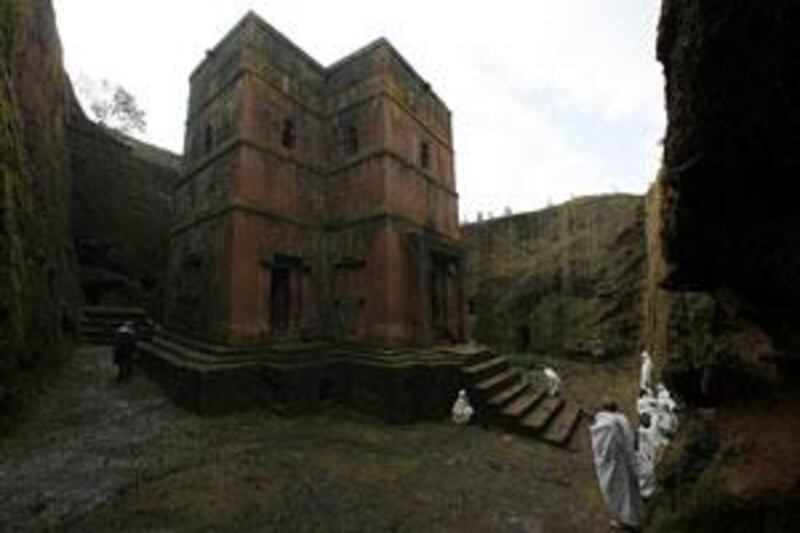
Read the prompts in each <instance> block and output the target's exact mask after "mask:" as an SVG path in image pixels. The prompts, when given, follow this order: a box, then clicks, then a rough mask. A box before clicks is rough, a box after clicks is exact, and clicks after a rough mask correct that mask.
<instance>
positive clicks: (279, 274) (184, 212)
mask: <svg viewBox="0 0 800 533" xmlns="http://www.w3.org/2000/svg"><path fill="white" fill-rule="evenodd" d="M184 164H185V169H184V176H183V178H182V180H181V181H180V183H179V185H178V186H177V188H176V191H175V223H174V225H173V227H172V230H171V235H170V252H171V253H170V261H169V274H168V288H167V291H168V294H167V302H168V304H167V305H168V307H167V321H168V327H170V328H171V329H175V330H179V331H184V332H186V333H189V334H192V335H193V336H198V337H202V338H205V339H207V340H209V341H215V342H223V343H226V344H232V345H250V344H261V343H271V342H280V341H295V340H333V341H347V342H363V343H369V344H388V345H426V344H431V343H436V342H442V341H462V340H465V339H466V336H467V332H466V320H465V316H466V295H465V292H464V290H465V288H464V272H463V264H462V249H461V244H460V238H459V227H458V195H457V193H456V186H455V178H454V169H453V148H452V132H451V126H450V111H449V110H448V108H447V106H446V105H445V104H444V102H442V100H441V99H440V98H439V97H438V96H437V95H436V94H435V93H434V91H433V90H432V89H431V87H430V85H429V84H428V83H426V82H425V80H424V79H422V77H420V75H419V74H418V73H417V72H416V71H415V70H414V69H413V68H412V67H411V65H409V64H408V62H406V61H405V60H404V59H403V57H402V56H400V54H399V53H398V52H397V51H396V50H395V49H394V48H393V47H392V46H391V45H390V44H389V43H388V42H387V41H386V40H384V39H379V40H377V41H375V42H373V43H371V44H369V45H367V46H366V47H364V48H362V49H360V50H358V51H357V52H355V53H353V54H351V55H349V56H347V57H345V58H343V59H341V60H340V61H338V62H336V63H334V64H333V65H331V66H329V67H323V66H321V65H320V64H319V63H318V62H317V61H315V60H314V59H313V58H311V57H310V56H309V55H307V54H306V53H304V52H303V51H302V50H301V49H300V48H298V47H297V46H296V45H294V44H293V43H292V42H290V41H289V40H288V39H287V38H286V37H284V36H283V35H281V34H280V33H279V32H278V31H276V30H275V29H273V28H272V27H271V26H269V25H268V24H267V23H266V22H264V21H263V20H262V19H261V18H259V17H258V16H257V15H255V14H253V13H249V14H247V15H246V16H245V17H244V18H243V19H242V20H241V22H239V23H238V24H237V25H236V26H235V27H234V28H233V29H232V30H231V31H230V32H229V33H228V34H227V35H226V36H225V37H224V38H223V39H222V41H221V42H220V43H219V44H218V45H217V46H216V47H215V48H214V49H213V50H211V51H209V52H208V54H207V57H206V58H205V59H204V61H203V62H202V63H201V64H200V65H199V66H198V67H197V68H196V69H195V71H194V72H193V73H192V76H191V92H190V99H189V110H188V117H187V126H186V139H185V163H184Z"/></svg>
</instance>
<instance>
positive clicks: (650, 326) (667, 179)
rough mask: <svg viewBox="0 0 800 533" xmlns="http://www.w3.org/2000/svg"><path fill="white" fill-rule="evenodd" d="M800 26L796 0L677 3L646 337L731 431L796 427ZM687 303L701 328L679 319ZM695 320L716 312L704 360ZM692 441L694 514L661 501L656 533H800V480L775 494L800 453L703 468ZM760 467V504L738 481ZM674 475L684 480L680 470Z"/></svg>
mask: <svg viewBox="0 0 800 533" xmlns="http://www.w3.org/2000/svg"><path fill="white" fill-rule="evenodd" d="M798 27H800V9H798V4H797V2H796V1H795V0H775V1H771V2H756V1H750V2H730V1H727V0H707V1H703V2H695V1H692V0H664V1H663V4H662V12H661V20H660V23H659V36H658V44H657V55H658V59H659V61H660V62H661V63H662V64H663V66H664V73H665V76H666V87H665V88H666V108H667V118H668V123H667V133H666V137H665V140H664V156H663V168H662V170H661V172H660V175H659V179H658V182H657V184H656V186H655V188H654V190H653V191H652V193H651V194H652V197H653V201H652V202H651V206H650V207H651V208H650V209H649V210H648V236H649V237H650V238H649V239H648V242H649V243H650V247H649V252H648V255H649V257H650V260H649V269H648V281H647V287H648V292H647V297H646V307H647V308H648V311H647V313H646V315H645V316H646V318H647V320H646V323H645V329H646V337H647V338H649V339H654V340H655V341H657V342H658V343H660V344H661V345H663V346H667V349H671V348H670V346H672V348H678V349H676V350H674V352H673V353H671V354H670V357H669V358H668V359H667V361H666V365H665V367H664V368H663V375H664V376H665V377H666V378H667V379H668V380H669V381H670V382H671V383H672V384H673V385H674V389H675V390H676V391H680V392H681V394H682V396H683V397H684V398H685V399H686V400H687V401H688V402H689V403H690V404H694V405H697V404H698V403H702V402H705V403H706V404H708V405H713V406H715V407H716V408H717V409H718V411H724V412H725V413H726V416H727V418H726V421H725V424H726V425H727V426H729V427H735V426H736V424H735V422H740V423H742V422H751V421H750V420H749V419H748V418H747V415H746V414H745V413H746V411H747V409H748V408H753V409H757V408H759V407H760V408H761V409H763V410H764V411H763V413H759V417H756V420H757V419H758V418H760V419H762V420H767V421H769V420H778V421H783V420H796V416H795V415H796V413H795V411H794V410H795V409H796V407H795V406H796V405H797V404H796V402H795V403H792V402H783V403H780V402H777V403H774V405H773V404H772V402H773V401H776V399H780V398H781V397H782V396H783V395H785V394H787V393H789V392H792V391H794V390H796V388H797V384H796V377H797V371H796V370H797V368H798V367H799V366H800V355H799V354H800V329H798V328H797V309H798V307H799V306H800V232H798V231H797V228H798V227H799V226H800V210H798V209H797V205H796V204H797V200H796V195H795V194H794V179H795V177H796V176H797V175H800V152H798V151H797V148H796V145H797V137H798V131H800V107H798V106H797V94H800V71H798V69H797V65H798V63H799V62H800V34H798V33H797V31H796V30H797V28H798ZM663 288H666V289H669V291H673V292H675V293H677V294H668V293H667V292H666V291H663V290H661V289H663ZM684 296H687V298H688V300H687V301H686V302H682V300H684ZM694 297H696V298H697V299H695V300H692V298H694ZM683 303H686V304H687V305H686V306H685V307H686V309H687V310H688V312H687V314H686V317H687V318H686V319H685V320H684V319H679V320H677V321H674V320H673V319H674V318H675V317H676V316H677V315H676V310H677V309H680V307H681V306H682V304H683ZM695 312H699V313H700V314H703V313H705V316H706V319H703V320H700V321H698V322H697V323H694V324H692V326H693V332H694V333H696V334H697V336H695V338H696V339H702V340H701V341H699V342H697V343H694V344H695V348H694V349H693V348H692V346H691V345H690V344H686V343H683V344H681V343H680V341H679V342H678V343H677V344H675V343H673V342H672V340H671V338H670V334H671V328H672V327H673V326H672V325H671V324H672V323H675V324H676V325H680V323H686V322H690V323H691V322H692V321H693V318H692V313H695ZM698 316H699V315H698ZM704 321H705V326H704V325H703V322H704ZM690 329H691V328H690ZM709 341H710V342H709ZM697 346H704V347H703V348H702V349H700V350H698V349H697V348H696V347H697ZM765 406H769V408H768V409H766V408H765ZM792 417H794V418H792ZM752 427H756V428H759V426H758V425H757V424H754V425H753V426H752ZM779 429H781V428H779ZM795 433H796V432H795ZM740 437H741V439H742V443H743V444H742V446H743V448H744V449H757V444H758V443H759V442H760V441H761V439H762V438H763V437H764V434H763V433H761V432H760V430H753V431H742V432H741V435H740ZM784 437H786V438H789V439H795V438H796V435H785V436H784ZM685 440H686V442H684V445H683V446H680V445H679V446H677V447H676V450H675V451H674V452H671V453H675V454H676V457H677V459H676V462H675V463H674V464H675V465H684V466H686V465H690V466H691V465H694V466H693V467H692V468H689V470H690V471H691V472H692V475H690V476H686V478H685V479H684V480H683V481H682V483H678V484H677V485H676V486H680V490H679V491H677V494H680V495H681V498H682V499H683V505H681V506H680V507H679V508H675V507H674V506H673V507H670V505H669V502H665V501H664V500H657V501H656V502H654V516H655V521H654V524H655V526H656V527H654V528H653V530H654V531H682V532H683V531H687V532H692V531H726V532H729V533H730V532H739V531H748V532H749V531H770V532H772V531H794V530H796V528H797V524H798V523H800V519H798V509H800V505H798V495H797V493H798V490H797V485H796V483H795V486H794V487H793V489H791V490H787V489H786V486H785V485H771V484H770V480H771V479H772V478H771V477H770V476H771V474H770V472H775V471H779V472H784V474H785V473H786V472H788V473H789V474H791V473H792V472H794V470H791V469H788V470H787V466H788V467H791V466H792V465H795V464H798V459H797V452H796V451H795V450H797V448H796V447H794V448H791V447H789V448H791V449H792V451H786V450H784V451H783V452H782V453H776V454H762V455H761V456H754V457H755V458H756V459H758V461H753V460H749V461H746V460H745V459H741V458H736V457H735V456H732V455H731V454H730V453H728V452H729V451H730V447H729V446H726V443H725V442H724V440H723V439H720V449H719V451H717V452H715V453H713V454H712V455H711V456H710V457H705V459H704V461H703V462H702V463H703V466H702V468H694V467H697V466H698V465H699V463H698V462H697V461H696V459H697V457H698V454H697V453H696V450H694V451H693V449H692V446H691V444H692V442H697V439H695V438H694V437H689V436H687V437H686V438H685ZM785 440H786V439H785V438H783V439H781V442H784V441H785ZM749 459H753V457H750V458H749ZM759 461H760V462H759ZM669 464H670V463H669V462H667V465H669ZM753 465H756V466H757V468H754V466H753ZM744 467H747V469H746V472H747V473H748V476H749V478H748V482H747V486H748V487H751V492H750V493H748V494H744V493H743V492H742V491H741V490H740V489H739V488H737V483H734V482H732V481H731V480H732V479H735V476H734V475H733V474H732V472H734V471H735V470H736V469H737V468H738V469H742V468H744ZM676 471H677V472H681V470H680V469H678V470H676ZM695 471H699V473H697V475H695V473H696V472H695ZM684 473H685V471H684ZM664 479H665V482H666V483H667V485H668V486H669V485H670V484H671V483H673V481H674V480H675V479H676V476H675V475H672V474H670V469H669V468H668V467H665V470H664ZM739 481H740V480H739ZM776 487H777V488H776Z"/></svg>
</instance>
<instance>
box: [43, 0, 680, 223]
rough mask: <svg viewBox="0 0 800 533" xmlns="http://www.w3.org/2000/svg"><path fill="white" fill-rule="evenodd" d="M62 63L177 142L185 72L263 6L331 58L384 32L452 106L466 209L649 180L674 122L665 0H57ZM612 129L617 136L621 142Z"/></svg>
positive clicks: (629, 187) (167, 141) (534, 204)
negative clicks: (661, 41) (121, 94)
mask: <svg viewBox="0 0 800 533" xmlns="http://www.w3.org/2000/svg"><path fill="white" fill-rule="evenodd" d="M54 3H55V7H56V10H57V14H58V22H59V26H60V30H61V35H62V40H63V43H64V47H65V52H66V61H67V68H68V70H69V71H70V72H71V73H73V74H77V73H79V72H85V73H86V74H89V75H91V76H93V77H97V78H99V77H107V78H109V79H111V80H113V81H115V82H118V83H121V84H122V85H124V86H125V87H127V88H128V89H129V90H130V91H131V92H133V93H134V94H135V95H136V96H137V98H138V100H139V101H140V103H141V104H142V106H143V107H144V108H145V109H146V110H147V111H148V118H149V132H148V136H147V138H148V139H149V140H150V141H152V142H155V143H157V144H160V145H163V146H167V147H169V148H171V149H174V150H180V149H181V146H182V136H183V122H184V119H185V106H186V101H187V91H188V77H189V73H190V72H191V70H192V69H193V68H194V67H195V66H196V65H197V63H198V62H199V61H200V60H201V59H202V57H203V55H204V53H205V50H206V49H208V48H211V47H213V46H214V45H215V44H216V42H217V41H218V40H219V39H220V38H221V37H222V36H223V35H224V34H225V32H227V30H228V29H230V27H231V26H233V24H235V23H236V21H237V20H238V19H239V18H240V17H241V16H242V15H243V14H244V13H245V11H246V10H247V9H253V10H254V11H256V12H257V13H259V14H260V15H261V16H262V17H264V18H265V19H266V20H267V21H268V22H270V23H271V24H272V25H273V26H275V27H276V28H277V29H278V30H280V31H282V32H283V33H284V34H286V35H287V36H288V37H289V38H290V39H292V40H294V41H295V42H296V43H297V44H298V45H299V46H300V47H301V48H303V49H305V50H306V51H307V52H308V53H309V54H311V55H312V56H314V57H316V58H317V59H318V60H319V61H320V62H321V63H323V64H328V63H332V62H333V61H335V60H336V59H338V58H340V57H342V56H344V55H346V54H347V53H349V52H352V51H353V50H355V49H357V48H359V47H361V46H363V45H364V44H366V43H367V42H369V41H371V40H373V39H375V38H376V37H378V36H380V35H383V36H385V37H387V38H388V39H389V40H390V41H392V43H393V44H394V45H395V46H396V47H397V48H398V49H399V50H400V52H401V53H402V54H403V55H405V56H406V58H407V59H408V60H409V62H410V63H411V64H412V65H414V66H415V68H416V69H417V70H418V71H419V72H420V74H422V75H423V76H424V77H426V78H427V79H428V80H429V81H430V82H431V84H432V85H433V87H434V89H435V90H436V91H437V93H438V94H439V95H440V96H441V97H442V98H443V99H444V100H445V101H446V102H447V103H448V105H449V107H450V108H451V110H452V111H453V117H454V137H455V144H456V158H457V159H456V164H457V167H456V168H457V180H458V184H459V192H460V194H461V211H462V213H465V214H466V215H467V216H468V217H469V218H472V219H474V217H475V213H476V212H477V211H478V210H482V211H493V212H494V213H500V212H501V211H502V210H503V207H504V206H510V207H512V208H513V209H514V211H515V212H519V211H525V210H530V209H536V208H539V207H542V206H544V205H546V204H547V202H548V199H549V200H550V201H552V202H558V201H562V200H566V199H568V198H569V197H570V196H577V195H581V194H589V193H599V192H611V191H612V190H614V189H616V190H618V191H620V192H622V191H633V192H643V191H644V189H645V187H646V185H647V184H648V183H649V182H650V181H651V180H652V178H653V175H654V172H655V169H656V167H657V161H658V154H659V150H658V147H657V142H658V139H659V138H660V137H661V135H662V133H663V128H664V124H663V122H664V118H663V110H662V109H663V104H662V80H661V75H660V69H659V66H658V64H657V63H656V62H655V59H654V55H655V52H654V46H655V25H656V22H657V15H658V9H659V2H658V0H613V1H609V0H559V1H558V2H553V1H552V0H550V1H544V0H527V1H512V0H506V1H498V2H494V3H487V2H483V1H471V0H460V1H459V0H439V1H435V2H431V1H425V0H406V1H405V2H401V3H394V2H392V3H389V2H376V1H374V0H373V1H367V0H339V1H337V2H330V1H324V0H272V1H267V0H264V1H248V0H226V1H224V2H220V1H210V0H169V1H164V0H161V1H155V0H138V1H124V0H117V1H109V0H55V2H54ZM612 141H613V142H612Z"/></svg>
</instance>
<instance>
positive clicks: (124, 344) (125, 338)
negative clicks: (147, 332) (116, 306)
mask: <svg viewBox="0 0 800 533" xmlns="http://www.w3.org/2000/svg"><path fill="white" fill-rule="evenodd" d="M135 349H136V329H135V328H134V325H133V323H132V322H125V323H124V324H122V326H120V327H119V328H118V329H117V331H116V334H115V336H114V364H116V365H117V381H122V380H124V379H126V378H128V377H129V376H130V375H131V373H132V372H133V352H134V350H135Z"/></svg>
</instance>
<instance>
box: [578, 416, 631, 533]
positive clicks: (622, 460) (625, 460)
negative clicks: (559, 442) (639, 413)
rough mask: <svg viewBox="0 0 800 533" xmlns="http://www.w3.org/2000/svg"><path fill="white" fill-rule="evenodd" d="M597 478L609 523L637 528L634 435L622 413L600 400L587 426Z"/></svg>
mask: <svg viewBox="0 0 800 533" xmlns="http://www.w3.org/2000/svg"><path fill="white" fill-rule="evenodd" d="M589 431H590V434H591V439H592V452H593V455H594V464H595V470H596V471H597V480H598V481H599V483H600V492H601V493H602V495H603V500H604V501H605V503H606V505H607V507H608V510H609V513H610V514H611V517H612V526H616V527H624V528H628V529H629V530H631V529H632V530H634V531H635V530H638V528H639V525H640V522H641V517H642V498H641V493H640V489H639V476H638V471H637V465H636V451H635V444H634V441H635V437H634V433H633V430H632V429H631V426H630V424H629V423H628V420H627V418H625V415H622V414H620V413H618V412H617V406H616V404H615V403H613V402H609V401H604V402H603V405H602V407H601V408H600V411H598V412H597V414H595V416H594V422H593V423H592V425H591V427H590V428H589Z"/></svg>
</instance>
